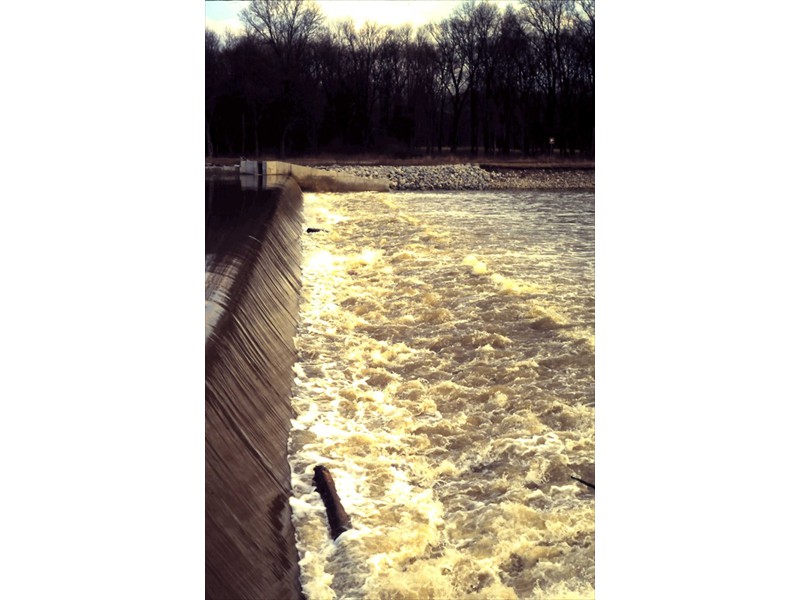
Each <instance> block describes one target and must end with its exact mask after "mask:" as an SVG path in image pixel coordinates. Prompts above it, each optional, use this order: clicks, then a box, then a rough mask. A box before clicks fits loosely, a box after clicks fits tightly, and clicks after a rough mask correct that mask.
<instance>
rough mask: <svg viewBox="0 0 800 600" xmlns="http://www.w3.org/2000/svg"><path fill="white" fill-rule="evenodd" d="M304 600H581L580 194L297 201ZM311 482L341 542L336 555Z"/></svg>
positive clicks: (587, 565)
mask: <svg viewBox="0 0 800 600" xmlns="http://www.w3.org/2000/svg"><path fill="white" fill-rule="evenodd" d="M305 218H306V225H307V226H308V227H316V228H322V229H325V230H326V231H325V232H320V233H314V234H311V235H306V236H305V238H304V249H303V252H304V266H303V303H302V306H301V315H300V320H301V323H300V327H299V330H298V334H297V338H296V345H297V348H298V352H299V359H298V363H297V364H296V367H295V371H296V379H295V390H294V399H293V407H294V410H295V414H296V415H297V417H296V420H295V421H293V423H292V433H291V439H290V442H289V462H290V464H291V467H292V485H293V496H294V497H293V498H292V499H291V505H292V511H293V520H294V524H295V527H296V530H297V537H298V550H299V553H300V557H301V562H300V566H301V573H302V575H301V581H302V585H303V590H304V592H305V594H306V595H307V597H308V600H321V599H330V598H370V599H372V598H436V599H442V598H458V599H461V598H492V599H495V598H592V597H594V548H595V544H594V492H593V490H590V489H589V488H588V487H587V486H585V485H583V484H581V483H579V482H577V481H575V480H574V479H572V478H571V476H575V477H579V478H581V479H583V480H586V481H589V482H593V481H594V194H593V193H585V192H553V193H544V192H505V193H504V192H452V193H394V194H378V193H361V194H317V195H311V194H306V196H305ZM318 464H324V465H326V466H327V467H328V468H329V469H330V471H331V473H332V474H333V477H334V479H335V481H336V486H337V489H338V492H339V496H340V497H341V500H342V503H343V505H344V507H345V509H346V510H347V511H348V513H349V514H350V516H351V518H352V523H353V529H352V530H350V531H348V532H346V533H344V534H342V535H341V536H340V537H339V538H338V539H337V540H336V541H335V542H334V541H332V540H331V539H330V535H329V533H328V527H327V521H326V518H325V511H324V507H323V505H322V502H321V500H320V498H319V495H318V494H317V492H316V491H315V490H314V488H313V487H312V483H311V481H312V476H313V468H314V466H315V465H318Z"/></svg>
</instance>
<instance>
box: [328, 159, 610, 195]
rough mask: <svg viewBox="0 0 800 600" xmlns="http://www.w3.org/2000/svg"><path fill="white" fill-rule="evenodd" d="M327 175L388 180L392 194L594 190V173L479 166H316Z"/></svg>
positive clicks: (590, 171) (556, 169) (571, 170)
mask: <svg viewBox="0 0 800 600" xmlns="http://www.w3.org/2000/svg"><path fill="white" fill-rule="evenodd" d="M313 167H314V168H317V169H324V170H326V171H338V172H340V173H347V174H349V175H356V176H358V177H368V178H383V179H388V180H389V181H390V182H391V183H390V188H391V189H393V190H535V189H540V190H564V189H574V190H594V169H569V168H526V169H518V168H503V167H497V168H483V167H481V166H480V165H474V164H461V165H426V166H410V165H409V166H385V165H380V166H379V165H337V164H327V165H313Z"/></svg>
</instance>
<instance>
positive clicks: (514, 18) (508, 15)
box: [205, 0, 594, 156]
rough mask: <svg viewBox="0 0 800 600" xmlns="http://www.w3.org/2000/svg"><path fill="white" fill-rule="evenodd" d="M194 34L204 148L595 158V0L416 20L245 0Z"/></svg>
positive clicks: (278, 0) (538, 0)
mask: <svg viewBox="0 0 800 600" xmlns="http://www.w3.org/2000/svg"><path fill="white" fill-rule="evenodd" d="M240 18H241V19H242V21H243V22H244V24H245V29H244V32H243V33H241V34H238V35H234V34H230V33H227V34H226V35H225V36H222V37H220V36H218V35H217V34H216V33H214V32H213V31H210V30H209V29H206V32H205V51H206V56H205V68H206V76H205V85H206V115H205V116H206V123H205V125H206V155H207V156H260V155H262V154H266V153H270V154H272V153H275V154H278V155H280V156H287V155H295V156H297V155H302V154H320V153H325V152H329V153H363V152H374V153H383V154H393V155H396V156H415V155H420V154H426V155H434V154H437V153H439V154H442V153H447V152H451V153H458V152H461V153H469V154H470V155H477V154H479V153H481V152H482V153H484V154H487V155H504V156H508V155H511V154H517V155H519V154H521V155H525V156H530V155H536V154H542V153H548V152H552V151H556V152H559V153H561V154H562V155H567V154H570V155H571V154H579V155H581V156H593V155H594V0H522V3H521V7H520V8H514V7H513V6H512V5H508V6H506V8H505V10H503V11H501V10H500V9H499V8H498V7H497V5H496V4H493V3H491V2H486V1H480V2H478V1H475V0H469V1H467V2H464V3H463V4H460V5H457V6H456V7H455V8H454V10H453V12H452V13H451V14H450V15H449V16H448V17H447V18H445V19H444V20H442V21H441V22H439V23H431V24H427V25H425V26H423V27H420V28H416V29H415V28H413V27H411V26H410V25H403V26H399V27H388V26H381V25H377V24H375V23H369V22H368V23H365V24H364V25H363V26H362V27H361V28H360V29H357V28H356V27H355V26H354V24H353V21H352V20H344V21H338V22H336V23H334V24H332V25H329V24H328V23H327V22H326V21H325V18H324V16H323V14H322V12H321V10H320V8H319V6H318V5H317V4H316V3H314V2H313V1H311V0H251V2H250V4H249V5H248V6H247V8H246V9H244V10H243V11H242V13H241V14H240Z"/></svg>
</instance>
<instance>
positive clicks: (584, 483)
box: [570, 475, 594, 489]
mask: <svg viewBox="0 0 800 600" xmlns="http://www.w3.org/2000/svg"><path fill="white" fill-rule="evenodd" d="M570 478H572V479H574V480H575V481H579V482H581V483H582V484H583V485H585V486H588V487H590V488H592V489H594V484H593V483H589V482H588V481H584V480H583V479H581V478H580V477H575V476H574V475H570Z"/></svg>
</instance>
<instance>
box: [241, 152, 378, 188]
mask: <svg viewBox="0 0 800 600" xmlns="http://www.w3.org/2000/svg"><path fill="white" fill-rule="evenodd" d="M239 174H240V175H243V176H247V175H250V176H253V175H255V176H265V177H267V178H273V177H276V178H278V177H291V178H292V179H294V180H295V181H296V182H297V185H298V186H300V189H301V190H303V191H304V192H388V191H389V183H390V182H389V180H388V179H369V178H367V177H356V176H355V175H348V174H346V173H337V172H335V171H323V170H322V169H314V168H312V167H304V166H302V165H293V164H291V163H286V162H280V161H277V160H263V161H256V160H242V161H241V162H240V163H239Z"/></svg>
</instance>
